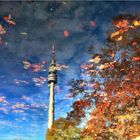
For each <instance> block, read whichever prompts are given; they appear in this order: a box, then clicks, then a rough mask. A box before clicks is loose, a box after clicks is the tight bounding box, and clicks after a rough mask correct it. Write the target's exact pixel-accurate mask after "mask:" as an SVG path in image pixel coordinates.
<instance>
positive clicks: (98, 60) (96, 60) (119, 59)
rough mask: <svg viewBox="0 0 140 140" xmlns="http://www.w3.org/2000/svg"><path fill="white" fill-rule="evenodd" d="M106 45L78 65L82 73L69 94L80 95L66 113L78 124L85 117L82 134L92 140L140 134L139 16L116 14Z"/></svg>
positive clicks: (119, 138) (117, 138)
mask: <svg viewBox="0 0 140 140" xmlns="http://www.w3.org/2000/svg"><path fill="white" fill-rule="evenodd" d="M112 23H113V25H114V28H113V29H112V30H113V31H109V32H108V33H107V34H108V39H107V46H106V48H105V49H102V51H101V53H100V54H93V57H92V58H91V59H90V60H89V63H88V64H83V65H81V68H82V69H83V71H84V72H83V73H82V74H83V75H84V76H88V77H89V78H90V80H89V81H86V80H84V79H81V80H75V81H73V84H72V89H71V96H73V97H76V96H79V95H80V96H81V99H79V100H77V101H75V102H74V103H73V106H72V107H73V110H72V111H71V112H69V113H68V117H67V118H68V119H69V120H75V121H76V122H78V123H80V122H81V121H82V119H83V118H86V117H87V115H86V114H87V113H86V112H87V110H91V112H90V115H89V117H88V118H87V119H88V121H87V126H86V127H85V128H84V131H83V133H82V137H83V138H84V137H85V136H91V137H92V138H93V139H94V140H96V139H97V140H100V139H101V140H102V139H106V140H108V139H112V140H115V139H116V140H125V139H126V140H129V139H133V138H136V137H138V136H140V16H139V15H136V16H133V15H119V16H117V17H115V18H114V19H113V21H112Z"/></svg>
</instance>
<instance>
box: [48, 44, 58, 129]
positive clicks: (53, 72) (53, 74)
mask: <svg viewBox="0 0 140 140" xmlns="http://www.w3.org/2000/svg"><path fill="white" fill-rule="evenodd" d="M48 83H49V88H50V103H49V117H48V128H49V129H51V127H52V124H53V122H54V87H55V84H56V83H57V69H56V60H55V49H54V46H53V47H52V61H51V64H50V66H49V74H48Z"/></svg>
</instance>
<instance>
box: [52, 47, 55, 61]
mask: <svg viewBox="0 0 140 140" xmlns="http://www.w3.org/2000/svg"><path fill="white" fill-rule="evenodd" d="M52 63H55V48H54V45H53V46H52Z"/></svg>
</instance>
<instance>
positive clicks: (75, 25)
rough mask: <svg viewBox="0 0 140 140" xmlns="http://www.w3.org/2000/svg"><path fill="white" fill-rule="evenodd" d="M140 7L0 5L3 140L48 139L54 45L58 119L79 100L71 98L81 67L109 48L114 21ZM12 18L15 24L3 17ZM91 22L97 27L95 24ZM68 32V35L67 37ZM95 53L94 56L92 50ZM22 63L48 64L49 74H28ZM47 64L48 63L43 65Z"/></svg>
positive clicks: (130, 4)
mask: <svg viewBox="0 0 140 140" xmlns="http://www.w3.org/2000/svg"><path fill="white" fill-rule="evenodd" d="M139 7H140V2H136V1H135V2H127V1H124V2H97V1H88V2H82V1H81V2H64V1H59V2H56V1H54V2H49V1H48V2H32V1H27V2H21V1H20V2H0V25H2V26H3V27H4V28H5V30H6V34H3V35H0V37H1V38H2V40H3V44H1V46H0V66H1V68H0V81H1V82H0V140H14V138H21V139H22V140H24V139H25V140H26V139H27V140H28V139H29V140H45V133H46V129H47V120H48V104H49V88H48V84H47V79H45V80H46V81H44V82H43V83H41V84H40V85H37V83H36V80H35V78H40V76H42V77H43V78H46V77H47V74H48V66H49V63H50V61H51V48H52V45H53V44H54V45H55V49H56V60H57V63H58V64H61V65H62V64H65V65H68V66H69V68H68V69H64V70H61V71H58V84H57V86H56V93H55V117H56V119H57V118H59V117H66V115H67V112H68V111H70V110H71V108H70V106H71V105H72V102H73V101H74V100H75V99H71V98H68V95H69V89H70V81H71V80H72V79H79V78H80V72H81V69H80V65H81V64H83V63H86V62H88V60H89V58H90V57H91V56H92V55H93V54H95V53H97V52H100V49H101V48H103V47H105V46H106V38H107V36H106V32H107V31H109V30H110V29H111V28H112V25H111V22H112V18H113V17H114V16H117V15H119V14H137V13H140V9H139ZM9 14H11V16H12V18H13V20H14V21H15V22H16V25H14V26H11V25H9V24H8V23H7V22H6V21H5V20H4V18H3V17H4V16H7V15H9ZM91 21H93V22H95V23H96V25H95V26H93V25H91ZM64 31H67V32H68V33H69V35H68V36H67V37H66V36H64V34H63V33H64ZM91 46H92V48H93V50H92V51H91V52H90V53H91V54H92V55H91V54H89V52H88V48H89V47H91ZM23 61H27V62H29V63H30V64H43V67H44V68H45V69H46V71H43V70H40V71H37V72H35V71H33V69H30V68H28V69H25V67H24V64H23ZM43 61H46V63H45V64H44V63H43Z"/></svg>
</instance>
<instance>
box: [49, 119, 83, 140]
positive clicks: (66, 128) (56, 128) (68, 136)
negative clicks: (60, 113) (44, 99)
mask: <svg viewBox="0 0 140 140" xmlns="http://www.w3.org/2000/svg"><path fill="white" fill-rule="evenodd" d="M80 132H81V130H80V128H77V127H76V125H75V123H74V122H72V121H69V120H67V119H65V118H60V119H58V120H56V121H55V122H54V124H53V126H52V129H51V130H48V132H47V136H46V139H47V140H80Z"/></svg>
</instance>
